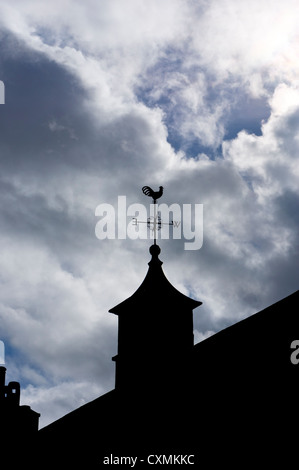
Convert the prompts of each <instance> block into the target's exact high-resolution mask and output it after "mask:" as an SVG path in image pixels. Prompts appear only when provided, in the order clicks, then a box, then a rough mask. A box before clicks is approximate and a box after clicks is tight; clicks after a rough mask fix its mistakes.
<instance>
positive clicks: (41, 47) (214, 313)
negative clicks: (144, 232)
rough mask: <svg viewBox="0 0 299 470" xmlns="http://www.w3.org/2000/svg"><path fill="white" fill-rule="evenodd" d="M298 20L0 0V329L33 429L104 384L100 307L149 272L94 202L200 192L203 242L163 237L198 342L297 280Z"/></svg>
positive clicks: (180, 199)
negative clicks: (192, 301)
mask: <svg viewBox="0 0 299 470" xmlns="http://www.w3.org/2000/svg"><path fill="white" fill-rule="evenodd" d="M298 24H299V4H298V1H297V0H283V1H282V0H273V1H272V2H269V1H268V0H147V1H143V0H97V1H95V0H87V1H85V2H79V1H76V0H73V1H71V0H60V1H56V0H53V1H51V2H43V1H34V0H31V1H30V0H15V1H14V2H11V1H8V0H7V1H6V0H0V47H1V49H0V51H1V52H0V80H2V81H3V82H4V84H5V104H4V105H0V159H1V173H0V192H1V206H0V221H1V225H0V242H1V252H0V267H1V270H0V340H2V341H4V343H5V352H6V367H7V369H8V371H7V380H19V381H20V382H21V385H22V403H24V404H30V405H31V406H32V408H33V409H34V410H36V411H38V412H40V413H41V419H40V424H41V426H44V425H46V424H48V423H49V422H51V421H53V420H54V419H57V418H59V417H60V416H62V415H64V414H65V413H67V412H68V411H70V410H72V409H74V408H76V407H78V406H80V405H82V404H83V403H85V402H87V401H89V400H91V399H93V398H95V397H97V396H99V395H100V394H102V393H104V392H105V391H108V390H110V389H112V388H113V386H114V364H113V362H112V361H111V357H112V356H113V355H114V354H115V353H116V347H117V318H116V317H115V316H114V315H112V314H109V313H108V310H109V309H110V308H112V307H113V306H115V305H116V304H118V303H119V302H120V301H122V300H124V299H125V298H126V297H128V296H129V295H131V294H132V293H133V292H134V291H135V290H136V289H137V287H138V286H139V285H140V283H141V282H142V280H143V278H144V276H145V274H146V272H147V268H148V266H147V262H148V261H149V259H150V255H149V253H148V247H149V245H150V241H149V240H141V239H137V240H130V239H122V240H108V239H106V240H99V239H98V238H97V237H96V236H95V226H96V223H97V221H98V218H97V217H96V216H95V210H96V207H97V206H98V205H99V204H102V203H109V204H112V205H113V206H114V207H116V208H117V200H118V196H120V195H125V196H126V198H127V203H128V205H129V204H132V203H146V204H148V203H149V202H150V200H149V199H148V198H146V197H145V196H144V195H143V194H142V192H141V187H142V186H143V185H150V186H152V187H153V188H156V189H157V188H158V186H159V185H163V186H164V187H165V193H164V196H163V202H165V203H167V204H171V203H179V204H181V205H182V204H184V203H185V204H187V203H189V204H192V205H194V204H203V208H204V209H203V211H204V219H203V238H204V241H203V246H202V248H201V249H200V250H196V251H187V250H184V240H183V239H182V240H161V242H160V246H161V249H162V253H161V259H162V260H163V262H164V265H163V268H164V272H165V274H166V275H167V277H168V279H169V280H170V281H171V282H172V283H173V284H174V285H175V286H176V287H177V288H178V289H179V290H181V291H182V292H184V293H185V294H187V295H190V296H192V297H193V298H196V299H198V300H201V301H202V302H203V305H202V306H201V307H200V308H198V309H197V310H195V311H194V324H195V329H196V332H195V333H196V340H197V341H199V340H201V339H203V338H205V337H207V336H208V335H210V334H211V333H213V332H216V331H219V330H220V329H222V328H225V327H226V326H228V325H230V324H232V323H235V322H237V321H238V320H240V319H242V318H245V317H246V316H248V315H250V314H253V313H255V312H257V311H259V310H261V309H262V308H264V307H266V306H268V305H270V304H272V303H274V302H276V301H277V300H279V299H281V298H283V297H285V296H287V295H288V294H290V293H292V292H294V291H295V290H297V288H298V269H297V266H298V227H299V215H298V214H299V212H298V204H299V185H298V176H299V162H298V152H299V79H298V77H299V34H298ZM128 222H129V218H128ZM269 340H270V338H269Z"/></svg>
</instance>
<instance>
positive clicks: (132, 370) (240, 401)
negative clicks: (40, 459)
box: [36, 245, 299, 468]
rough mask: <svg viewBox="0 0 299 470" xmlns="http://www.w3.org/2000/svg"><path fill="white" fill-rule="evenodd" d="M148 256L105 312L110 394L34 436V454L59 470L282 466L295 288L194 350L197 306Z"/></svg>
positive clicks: (290, 395) (291, 382) (298, 323)
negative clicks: (111, 323)
mask: <svg viewBox="0 0 299 470" xmlns="http://www.w3.org/2000/svg"><path fill="white" fill-rule="evenodd" d="M150 253H151V256H152V259H151V261H150V262H149V269H148V272H147V275H146V277H145V279H144V281H143V282H142V284H141V285H140V287H139V288H138V289H137V290H136V292H135V293H134V294H133V295H132V296H131V297H129V298H128V299H126V300H124V301H123V302H122V303H120V304H119V305H117V306H115V307H114V308H112V309H111V310H110V312H111V313H112V314H115V315H117V316H118V351H117V355H116V356H115V357H114V358H113V360H114V361H115V366H116V369H115V389H114V390H112V391H110V392H108V393H106V394H105V395H103V396H100V397H99V398H97V399H95V400H93V401H91V402H89V403H87V404H85V405H84V406H82V407H80V408H78V409H76V410H74V411H72V412H71V413H69V414H67V415H66V416H64V417H62V418H60V419H58V420H57V421H55V422H54V423H52V424H50V425H48V426H46V427H45V428H43V429H41V430H40V431H39V433H38V439H37V443H36V445H37V447H38V448H39V449H40V451H41V452H42V454H43V455H46V456H47V462H48V463H50V462H52V463H53V464H54V463H55V462H56V463H57V461H59V463H60V465H61V468H64V467H63V465H65V467H66V468H71V467H70V465H73V464H74V465H75V464H76V465H82V466H83V468H93V467H95V468H98V467H100V466H102V465H105V464H106V463H108V462H107V461H105V459H110V460H109V463H110V464H116V463H126V464H128V461H124V462H121V461H119V462H117V460H116V461H115V462H113V461H112V460H113V459H114V458H115V459H121V458H125V457H128V456H135V457H136V458H138V461H137V462H138V464H139V466H145V465H146V464H148V463H153V459H154V458H155V457H151V459H152V461H151V462H148V461H147V459H148V458H149V456H159V455H165V456H166V457H165V458H166V459H169V460H168V462H170V463H173V460H171V459H173V458H174V457H173V456H178V455H179V456H184V455H187V456H189V455H191V456H193V457H192V458H191V460H190V462H192V463H193V462H194V463H195V464H196V465H198V466H201V468H214V465H216V464H217V465H219V464H220V465H222V466H223V465H224V464H227V463H228V464H231V465H232V464H233V463H236V464H237V466H238V468H243V467H244V466H245V464H247V465H248V464H249V463H251V464H256V462H257V459H258V463H259V466H261V465H263V464H265V465H269V464H270V463H271V462H276V463H277V462H278V461H279V458H280V457H281V458H282V459H284V463H285V462H286V455H288V456H290V455H291V452H292V450H293V449H294V447H293V446H296V437H297V436H296V435H297V432H296V425H297V422H298V411H297V401H298V377H299V365H298V366H296V365H295V364H294V363H293V362H292V361H291V360H290V356H291V353H292V349H291V344H292V342H293V341H294V340H295V339H296V338H298V339H299V314H298V310H299V291H297V292H295V293H293V294H292V295H290V296H289V297H287V298H285V299H283V300H281V301H280V302H277V303H276V304H274V305H272V306H270V307H268V308H266V309H265V310H263V311H261V312H259V313H257V314H255V315H252V316H251V317H249V318H247V319H245V320H242V321H240V322H238V323H237V324H235V325H233V326H230V327H228V328H226V329H224V330H222V331H220V332H219V333H217V334H215V335H214V336H212V337H210V338H208V339H206V340H204V341H202V342H201V343H199V344H196V345H194V341H193V310H194V309H195V308H197V307H199V306H200V305H201V302H199V301H197V300H193V299H191V298H189V297H187V296H185V295H183V294H182V293H180V292H179V291H177V290H176V289H175V288H174V287H173V286H172V285H171V284H170V283H169V281H168V280H167V278H166V277H165V275H164V272H163V269H162V262H161V261H160V259H159V254H160V248H159V247H158V246H157V245H153V246H152V247H151V248H150ZM298 356H299V355H298ZM286 438H287V445H286V446H285V444H284V442H285V439H286ZM295 448H296V447H295ZM166 461H167V460H166ZM190 462H189V463H190ZM158 463H159V462H158ZM175 463H178V462H177V461H176V462H175ZM182 463H186V462H185V461H184V462H182ZM203 465H205V466H203ZM128 466H129V464H128ZM267 468H269V467H267Z"/></svg>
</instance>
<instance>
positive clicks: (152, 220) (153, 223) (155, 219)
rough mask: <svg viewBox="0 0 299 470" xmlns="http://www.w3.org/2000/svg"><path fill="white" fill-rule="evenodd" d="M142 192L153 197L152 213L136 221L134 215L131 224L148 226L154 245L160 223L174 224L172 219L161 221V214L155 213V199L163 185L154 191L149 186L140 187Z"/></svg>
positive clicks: (158, 196) (161, 191)
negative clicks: (146, 217) (144, 218)
mask: <svg viewBox="0 0 299 470" xmlns="http://www.w3.org/2000/svg"><path fill="white" fill-rule="evenodd" d="M142 192H143V194H145V195H146V196H149V197H151V198H152V199H153V203H154V215H153V216H152V217H148V219H147V221H146V222H145V221H138V220H137V218H136V217H134V218H133V225H138V224H147V226H148V228H149V229H150V230H151V231H152V232H153V234H154V245H156V244H157V231H158V230H161V228H162V225H174V224H173V221H171V222H162V219H161V216H160V214H159V213H157V199H159V198H160V197H161V196H162V194H163V186H159V191H154V190H153V189H152V188H150V187H149V186H143V188H142Z"/></svg>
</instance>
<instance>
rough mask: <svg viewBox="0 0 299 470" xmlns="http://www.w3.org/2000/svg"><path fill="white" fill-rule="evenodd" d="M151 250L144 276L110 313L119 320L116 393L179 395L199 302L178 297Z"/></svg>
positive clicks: (187, 367)
mask: <svg viewBox="0 0 299 470" xmlns="http://www.w3.org/2000/svg"><path fill="white" fill-rule="evenodd" d="M160 251H161V250H160V247H159V246H158V245H152V246H151V247H150V253H151V255H152V259H151V261H150V262H149V263H148V264H149V269H148V272H147V275H146V277H145V279H144V281H143V282H142V284H141V285H140V287H139V288H138V289H137V290H136V292H135V293H134V294H133V295H132V296H131V297H129V298H128V299H126V300H124V301H123V302H121V303H120V304H119V305H117V306H116V307H114V308H112V309H110V310H109V312H111V313H114V314H115V315H117V316H118V354H117V356H115V357H114V358H113V360H114V361H115V363H116V381H115V388H116V390H121V391H123V392H125V391H128V392H130V393H131V392H132V390H134V391H135V392H136V391H138V393H139V392H140V391H143V393H144V390H147V391H149V390H150V391H151V393H155V391H157V390H159V393H161V390H164V391H166V390H168V389H169V388H171V389H173V387H174V386H175V387H176V389H177V391H178V389H179V388H180V386H181V385H183V387H184V388H185V387H186V383H187V381H189V380H190V373H191V356H192V350H193V345H194V335H193V309H194V308H196V307H198V306H199V305H201V302H199V301H196V300H193V299H191V298H189V297H187V296H186V295H184V294H182V293H181V292H179V291H178V290H177V289H175V287H173V286H172V284H171V283H170V282H169V281H168V280H167V278H166V276H165V274H164V272H163V270H162V264H163V263H162V261H160V259H159V254H160Z"/></svg>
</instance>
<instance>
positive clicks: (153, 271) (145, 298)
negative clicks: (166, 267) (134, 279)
mask: <svg viewBox="0 0 299 470" xmlns="http://www.w3.org/2000/svg"><path fill="white" fill-rule="evenodd" d="M149 251H150V254H151V255H152V259H151V261H150V262H149V263H148V265H149V269H148V272H147V275H146V276H145V279H144V281H143V282H142V284H141V285H140V287H139V288H138V289H137V290H136V292H134V294H133V295H131V297H129V298H128V299H126V300H124V301H123V302H121V303H120V304H118V305H116V306H115V307H113V308H111V309H110V310H109V312H110V313H114V314H115V315H119V314H120V313H122V312H124V311H136V310H137V309H138V310H139V309H140V307H141V306H143V307H144V306H147V305H149V303H153V301H155V300H157V301H159V304H160V305H163V306H164V305H168V306H169V305H175V306H176V307H179V308H184V309H189V310H193V309H194V308H196V307H199V305H201V304H202V302H199V301H197V300H194V299H191V298H190V297H187V296H186V295H184V294H182V293H181V292H179V291H178V290H177V289H176V288H175V287H173V285H172V284H171V283H170V282H169V281H168V279H167V278H166V276H165V274H164V272H163V269H162V264H163V262H162V261H161V260H160V259H159V254H160V252H161V250H160V247H159V246H158V245H152V246H151V247H150V249H149Z"/></svg>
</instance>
